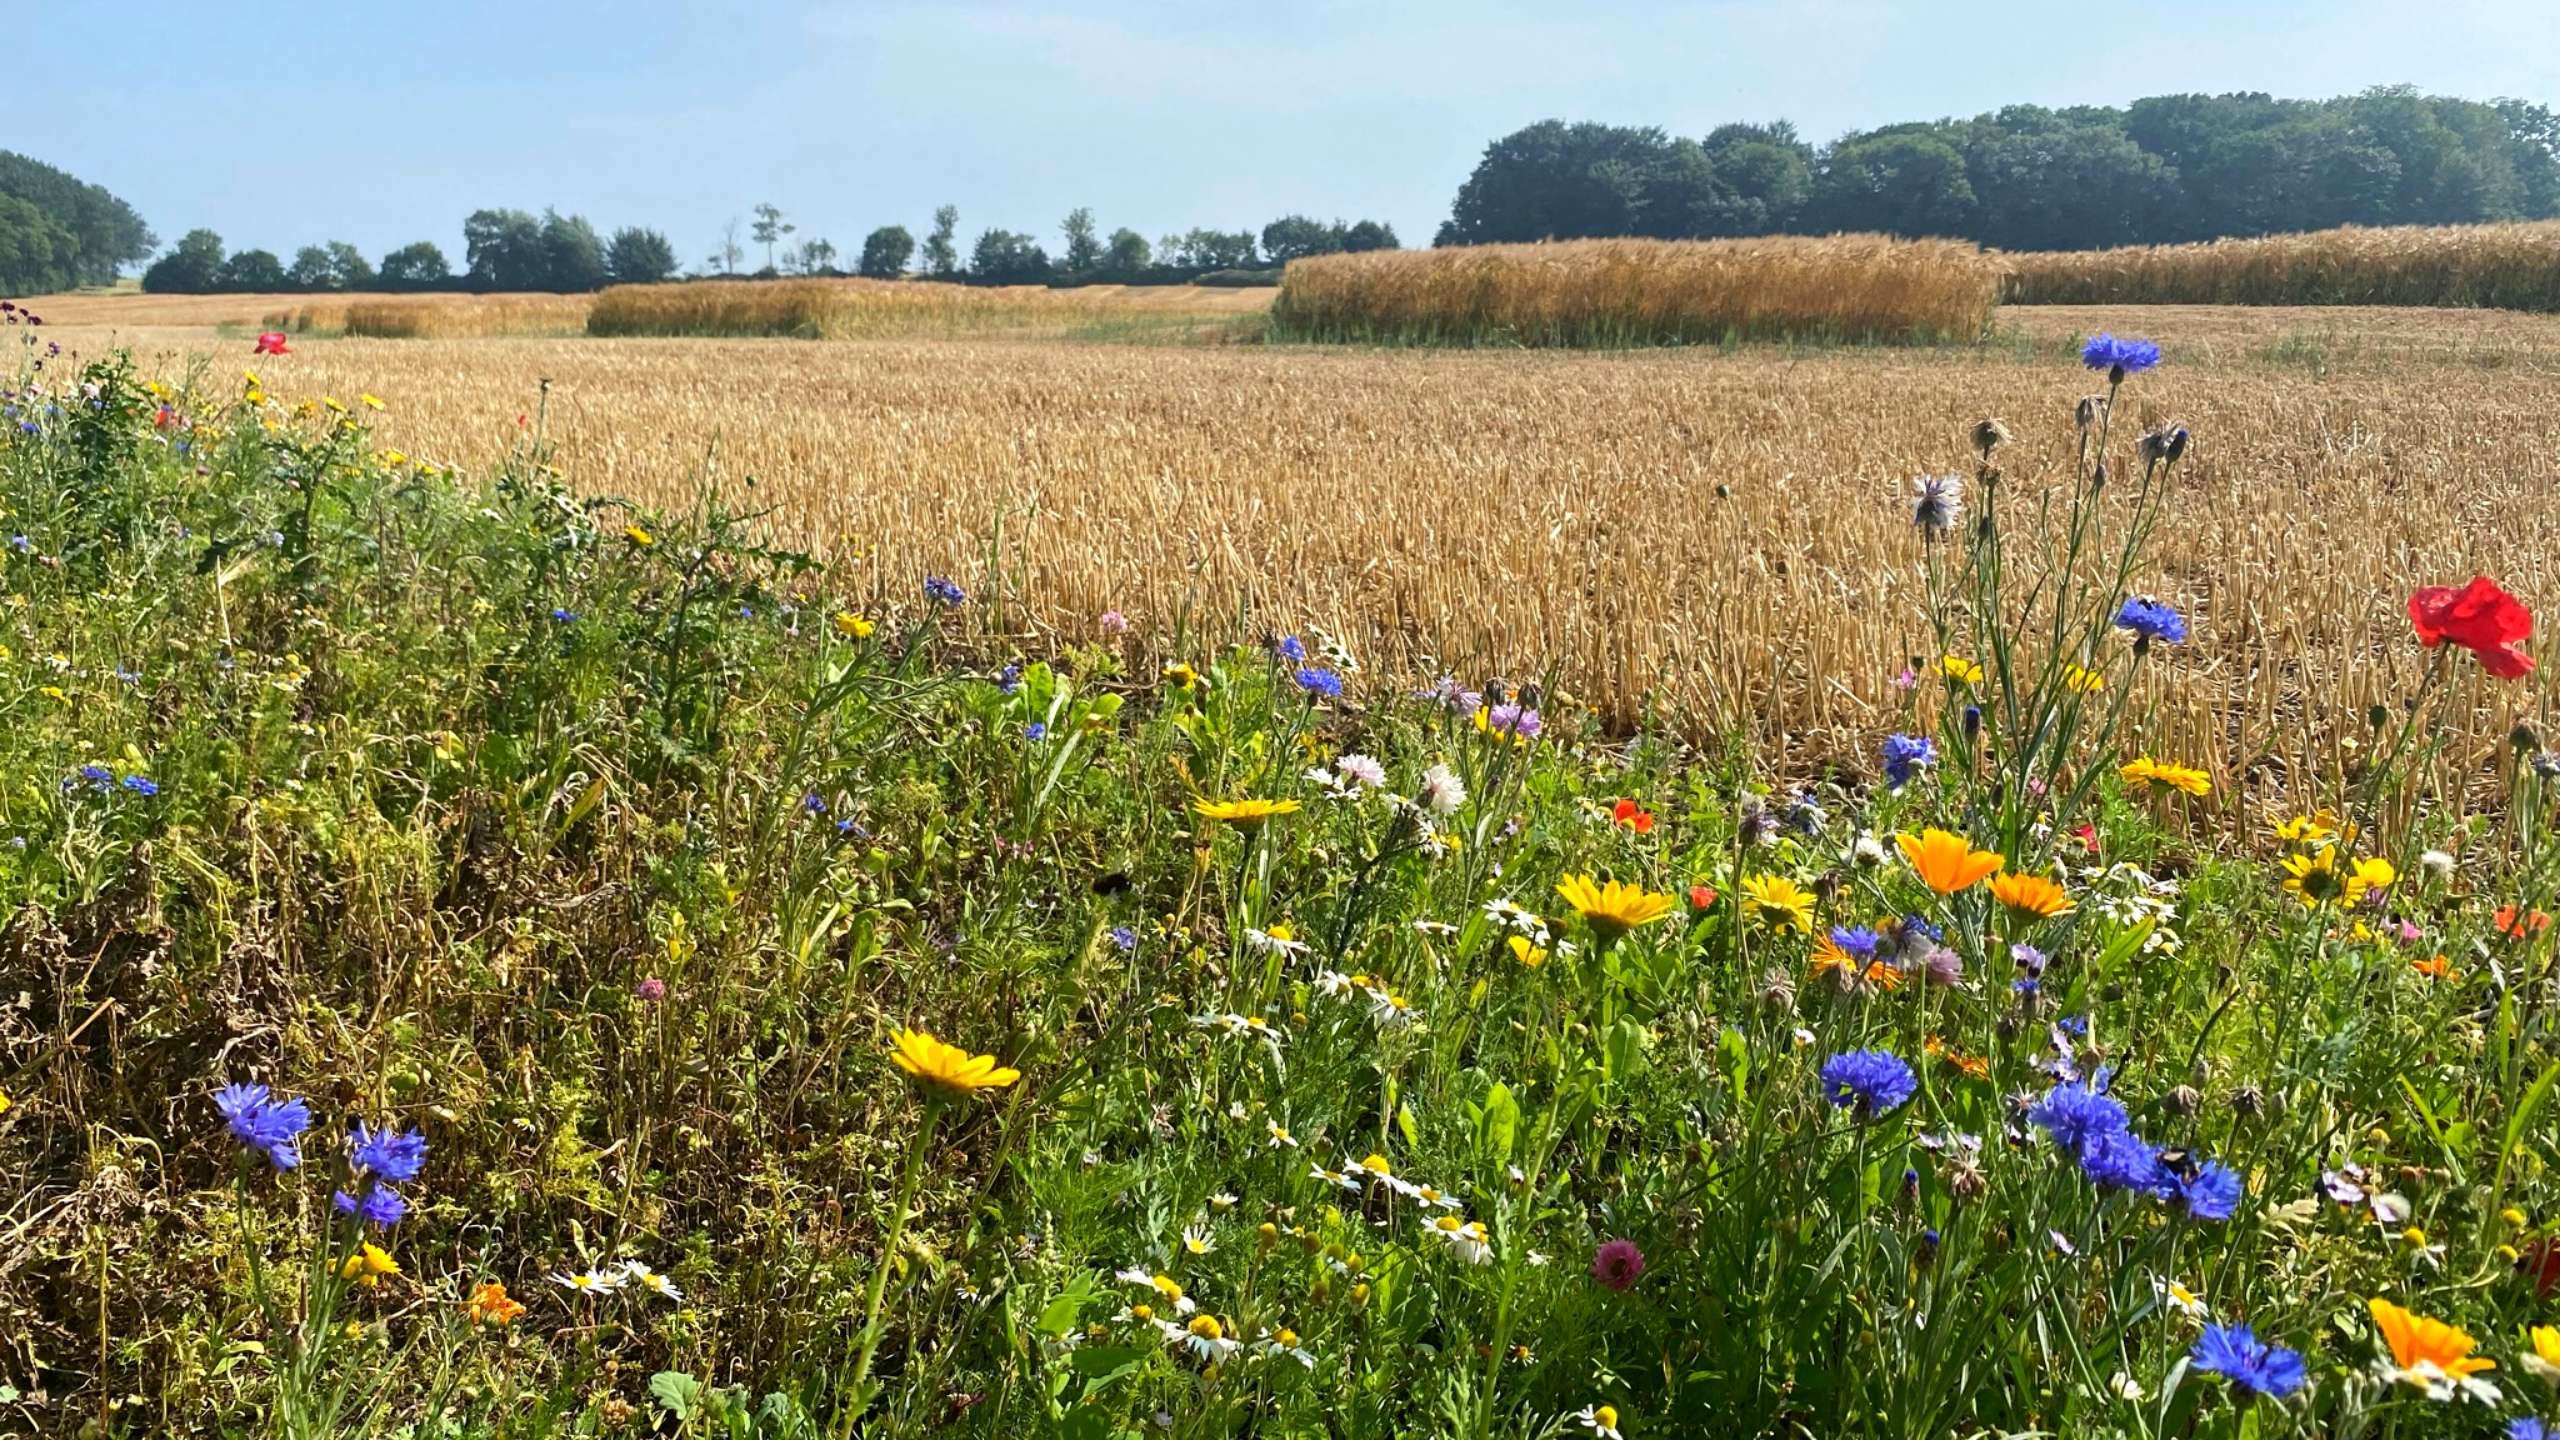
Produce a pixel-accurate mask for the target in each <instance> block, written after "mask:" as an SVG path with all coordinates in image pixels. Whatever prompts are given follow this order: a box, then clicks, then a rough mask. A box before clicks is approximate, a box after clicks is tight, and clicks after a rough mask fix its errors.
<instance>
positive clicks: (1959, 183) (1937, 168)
mask: <svg viewBox="0 0 2560 1440" xmlns="http://www.w3.org/2000/svg"><path fill="white" fill-rule="evenodd" d="M1974 205H1975V201H1974V193H1973V182H1972V181H1970V180H1968V179H1967V178H1966V177H1965V165H1964V157H1963V156H1962V155H1959V154H1957V153H1956V151H1955V148H1954V147H1953V146H1951V145H1949V144H1947V143H1946V142H1945V141H1944V140H1940V139H1937V138H1935V137H1933V136H1929V135H1912V134H1891V133H1884V132H1879V133H1876V134H1873V135H1863V136H1852V137H1850V138H1848V139H1845V140H1842V141H1840V142H1838V143H1837V144H1834V145H1833V146H1832V147H1831V148H1830V149H1829V150H1828V151H1825V152H1824V154H1823V156H1822V161H1821V164H1820V166H1819V167H1818V169H1817V170H1816V172H1815V174H1814V177H1813V190H1812V193H1811V195H1810V196H1808V197H1807V199H1806V202H1805V209H1806V213H1807V215H1808V217H1810V221H1811V224H1812V226H1813V228H1814V229H1816V230H1818V231H1843V230H1854V231H1880V232H1883V233H1886V234H1891V235H1963V234H1965V233H1967V231H1968V228H1969V227H1970V226H1971V224H1972V222H1973V219H1974Z"/></svg>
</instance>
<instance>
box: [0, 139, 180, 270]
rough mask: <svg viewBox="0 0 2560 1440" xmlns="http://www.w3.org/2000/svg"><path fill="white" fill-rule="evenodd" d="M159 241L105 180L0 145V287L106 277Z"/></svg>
mask: <svg viewBox="0 0 2560 1440" xmlns="http://www.w3.org/2000/svg"><path fill="white" fill-rule="evenodd" d="M158 244H159V241H158V240H157V239H155V238H154V237H153V235H152V234H151V227H150V226H148V225H145V224H143V223H142V217H141V216H140V215H137V214H135V213H134V210H133V207H132V206H130V205H128V204H126V203H125V202H123V201H122V200H119V199H117V198H116V197H115V196H113V195H111V194H108V193H107V191H106V190H105V188H104V187H102V186H97V185H91V184H89V183H87V182H85V181H83V180H81V179H80V178H79V177H77V176H75V175H72V174H70V173H68V172H67V171H62V170H57V169H55V168H54V167H53V166H51V165H47V164H45V163H43V162H42V161H40V160H31V159H29V158H27V157H26V156H24V155H20V154H17V153H15V152H13V151H8V150H0V294H18V295H33V294H41V293H43V292H45V291H49V290H68V289H70V288H72V287H73V286H76V285H105V284H108V283H110V282H112V281H113V280H114V279H115V278H116V273H117V271H118V270H120V269H121V268H122V267H124V266H126V265H130V264H134V263H136V262H139V261H141V260H142V259H144V258H145V257H147V256H149V255H150V254H151V251H152V249H153V247H154V246H156V245H158Z"/></svg>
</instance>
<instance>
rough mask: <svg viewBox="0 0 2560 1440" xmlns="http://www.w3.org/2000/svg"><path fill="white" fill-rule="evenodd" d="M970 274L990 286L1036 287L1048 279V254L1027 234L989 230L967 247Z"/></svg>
mask: <svg viewBox="0 0 2560 1440" xmlns="http://www.w3.org/2000/svg"><path fill="white" fill-rule="evenodd" d="M969 273H970V275H972V276H973V277H975V278H976V279H978V280H979V281H981V282H983V283H985V284H989V285H1037V284H1039V283H1041V282H1043V281H1045V280H1047V279H1048V278H1049V252H1048V251H1046V250H1043V249H1041V248H1040V247H1039V246H1038V245H1036V244H1034V243H1033V242H1032V239H1031V237H1030V236H1028V235H1021V234H1017V233H1015V232H1013V231H1011V230H989V231H987V232H985V233H984V234H982V235H980V236H979V237H978V243H977V244H976V245H974V246H972V247H971V248H970V251H969Z"/></svg>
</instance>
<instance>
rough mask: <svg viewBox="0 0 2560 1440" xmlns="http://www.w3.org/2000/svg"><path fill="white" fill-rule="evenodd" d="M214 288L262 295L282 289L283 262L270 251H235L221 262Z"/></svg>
mask: <svg viewBox="0 0 2560 1440" xmlns="http://www.w3.org/2000/svg"><path fill="white" fill-rule="evenodd" d="M215 288H217V289H221V290H238V291H246V292H251V293H263V292H266V291H272V290H282V289H283V288H284V262H283V261H281V260H279V259H277V258H276V255H275V252H274V251H272V250H237V251H234V252H232V255H231V258H230V259H228V260H225V261H223V262H222V275H221V278H220V279H219V280H217V281H216V282H215Z"/></svg>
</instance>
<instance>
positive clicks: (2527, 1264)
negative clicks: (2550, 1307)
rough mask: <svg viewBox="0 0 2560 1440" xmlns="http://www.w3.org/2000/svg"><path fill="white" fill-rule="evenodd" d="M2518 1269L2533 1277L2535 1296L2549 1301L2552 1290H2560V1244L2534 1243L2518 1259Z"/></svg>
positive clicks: (2548, 1241)
mask: <svg viewBox="0 0 2560 1440" xmlns="http://www.w3.org/2000/svg"><path fill="white" fill-rule="evenodd" d="M2516 1268H2517V1269H2518V1270H2521V1271H2523V1272H2524V1273H2526V1274H2527V1275H2530V1276H2532V1277H2533V1293H2534V1294H2535V1295H2537V1296H2539V1297H2541V1298H2543V1299H2546V1300H2547V1299H2549V1298H2550V1297H2551V1292H2552V1290H2553V1289H2555V1288H2560V1244H2555V1243H2554V1242H2552V1241H2550V1240H2547V1239H2546V1240H2536V1241H2534V1242H2533V1243H2532V1244H2530V1245H2527V1246H2525V1247H2524V1253H2523V1254H2522V1255H2520V1256H2518V1257H2517V1259H2516Z"/></svg>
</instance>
